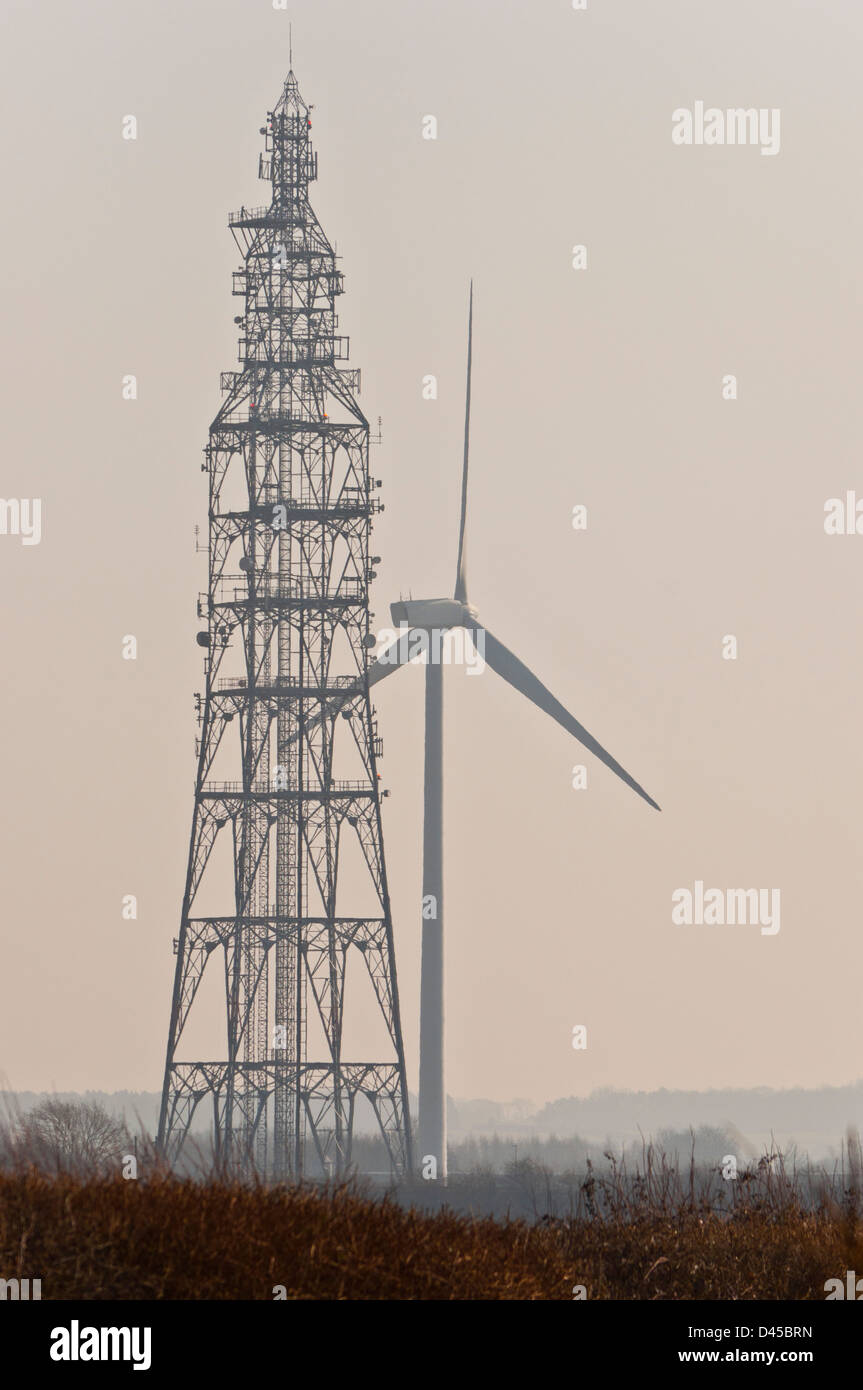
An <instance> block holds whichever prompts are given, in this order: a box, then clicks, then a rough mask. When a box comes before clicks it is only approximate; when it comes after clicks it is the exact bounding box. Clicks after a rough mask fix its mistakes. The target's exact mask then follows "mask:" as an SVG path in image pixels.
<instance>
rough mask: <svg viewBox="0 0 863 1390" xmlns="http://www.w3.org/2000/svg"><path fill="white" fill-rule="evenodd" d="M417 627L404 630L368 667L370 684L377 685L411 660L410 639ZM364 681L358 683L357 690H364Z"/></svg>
mask: <svg viewBox="0 0 863 1390" xmlns="http://www.w3.org/2000/svg"><path fill="white" fill-rule="evenodd" d="M414 631H415V629H414V628H409V629H408V630H407V631H406V632H402V633H400V634H399V636H398V637H397V638H396V640H395V641H394V642H391V643H390V645H389V646H388V647H386V648H385V649H384V651H382V652H381V654H380V656H378V657H377V659H376V660H375V661H373V662H372V664H371V666H370V667H369V669H368V677H369V685H377V683H378V681H382V680H383V678H384V676H389V675H390V674H391V673H392V672H393V671H397V670H398V668H399V666H404V665H405V663H406V662H408V661H409V660H410V639H411V637H412V636H413V633H414ZM362 688H363V687H362V682H361V681H360V682H358V683H357V690H362Z"/></svg>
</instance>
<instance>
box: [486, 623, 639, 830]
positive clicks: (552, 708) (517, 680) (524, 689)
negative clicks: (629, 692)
mask: <svg viewBox="0 0 863 1390" xmlns="http://www.w3.org/2000/svg"><path fill="white" fill-rule="evenodd" d="M475 632H476V637H477V640H478V642H479V644H480V646H479V650H480V652H481V653H482V654H483V655H484V657H485V660H486V661H487V662H488V664H489V666H490V667H491V668H492V670H493V671H497V674H498V675H499V676H502V677H503V679H504V680H505V681H508V682H509V684H510V685H511V686H513V688H514V689H515V690H518V691H519V692H520V694H522V695H525V696H526V697H527V699H528V700H532V701H533V703H534V704H535V705H538V706H539V708H540V709H541V710H544V711H545V713H546V714H550V715H551V717H552V719H555V720H557V723H558V724H560V725H562V727H563V728H564V729H566V731H567V733H570V734H572V736H573V738H577V739H578V741H579V743H581V744H583V745H584V747H585V748H587V749H589V750H590V752H591V753H593V754H594V755H595V757H597V758H599V760H600V762H603V763H605V766H606V767H608V768H611V771H612V772H614V773H616V774H617V776H618V777H619V778H620V779H621V781H623V782H625V783H626V785H627V786H628V787H631V788H632V790H633V791H634V792H638V795H639V796H641V797H643V798H644V800H645V801H646V802H647V804H648V805H649V806H653V808H654V809H655V810H657V811H659V810H661V809H662V808H661V807H660V806H658V805H657V803H656V802H655V801H654V800H653V797H652V796H648V794H647V792H646V791H645V790H644V788H643V787H640V786H639V785H638V783H637V782H636V781H635V779H634V778H632V777H630V775H629V773H628V772H627V771H626V770H625V769H624V768H622V767H621V766H620V763H619V762H617V761H616V760H615V759H614V758H613V757H612V756H611V754H610V753H607V752H606V751H605V749H604V748H603V746H602V744H601V743H597V741H596V739H595V738H594V737H593V735H592V734H589V733H588V732H587V729H585V727H584V725H583V724H579V722H578V720H577V719H574V718H573V716H572V715H571V714H570V713H569V712H568V710H565V709H564V707H563V705H562V704H561V703H560V701H559V700H556V699H555V698H554V696H553V695H552V693H551V691H550V690H548V689H547V688H546V687H545V686H544V685H543V683H542V681H540V680H537V678H536V676H535V675H534V674H533V672H532V671H529V670H528V668H527V667H526V666H525V664H524V662H522V661H519V659H518V657H517V656H514V655H513V653H512V652H511V651H510V650H509V648H508V647H505V646H504V645H503V643H502V642H499V641H498V639H497V638H496V637H494V636H493V635H492V634H491V633H490V632H489V630H488V628H482V627H478V628H476V629H475ZM472 635H473V632H472ZM483 641H484V642H485V649H484V651H483V647H482V643H483Z"/></svg>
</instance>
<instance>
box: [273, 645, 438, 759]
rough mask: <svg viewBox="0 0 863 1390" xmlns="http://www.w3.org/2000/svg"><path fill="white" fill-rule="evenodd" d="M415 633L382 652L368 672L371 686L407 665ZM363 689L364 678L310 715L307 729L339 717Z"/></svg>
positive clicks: (292, 736)
mask: <svg viewBox="0 0 863 1390" xmlns="http://www.w3.org/2000/svg"><path fill="white" fill-rule="evenodd" d="M413 631H414V629H413V628H410V629H409V630H408V631H407V632H403V633H401V634H400V635H399V636H398V637H397V638H396V640H395V642H391V643H390V645H389V646H388V647H386V648H385V649H384V651H382V652H381V654H380V656H379V657H378V658H377V659H376V660H375V661H373V662H372V664H371V666H370V667H369V669H368V672H367V674H368V678H369V685H370V686H371V685H377V683H378V681H382V680H383V678H384V676H389V675H391V674H392V672H393V671H397V670H398V669H399V667H400V666H404V665H406V663H407V662H408V661H409V660H410V655H409V651H410V638H411V633H412V632H413ZM362 688H363V681H362V678H360V679H358V680H357V681H356V682H355V683H354V684H353V685H351V686H348V688H347V689H346V690H345V692H344V694H342V695H336V696H334V697H333V699H332V700H328V701H327V703H326V704H325V705H324V704H322V705H321V708H320V709H319V710H318V712H317V714H312V715H309V716H308V718H307V719H306V725H305V727H306V729H307V730H308V729H314V728H316V727H317V726H318V724H322V723H323V722H324V720H325V719H328V718H330V716H335V715H337V714H338V713H339V711H340V710H342V709H344V707H345V705H347V704H350V702H351V700H353V699H355V697H356V696H357V695H359V694H360V692H361V690H362ZM298 738H299V733H298V732H297V733H295V734H292V735H291V736H290V738H289V739H288V743H296V741H297V739H298Z"/></svg>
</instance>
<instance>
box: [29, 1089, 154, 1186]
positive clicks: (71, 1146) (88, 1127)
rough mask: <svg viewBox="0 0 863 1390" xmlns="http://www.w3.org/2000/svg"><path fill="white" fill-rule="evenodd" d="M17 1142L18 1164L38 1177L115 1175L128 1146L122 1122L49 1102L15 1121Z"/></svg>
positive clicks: (83, 1104) (84, 1104)
mask: <svg viewBox="0 0 863 1390" xmlns="http://www.w3.org/2000/svg"><path fill="white" fill-rule="evenodd" d="M16 1141H17V1142H16V1145H15V1147H16V1149H17V1155H18V1157H19V1159H23V1160H24V1161H26V1162H27V1163H32V1164H34V1165H35V1167H37V1168H39V1169H41V1170H42V1171H43V1172H49V1173H72V1174H75V1175H76V1176H78V1177H92V1176H100V1175H106V1174H108V1173H109V1172H112V1171H116V1170H117V1168H118V1166H119V1164H120V1160H121V1158H122V1155H123V1154H124V1153H125V1152H128V1149H129V1145H130V1142H131V1141H130V1138H129V1132H128V1130H127V1129H126V1126H125V1124H124V1123H123V1122H122V1120H117V1119H115V1118H114V1117H113V1116H112V1115H109V1114H108V1112H107V1110H105V1109H104V1107H103V1106H101V1105H98V1104H95V1103H93V1102H90V1101H79V1102H76V1101H67V1100H58V1099H55V1098H53V1097H49V1098H48V1099H47V1100H43V1101H40V1102H39V1104H38V1105H36V1106H34V1108H33V1109H32V1110H31V1111H30V1112H29V1113H28V1114H27V1115H25V1116H24V1117H23V1118H22V1119H21V1120H20V1121H19V1124H18V1130H17V1135H16Z"/></svg>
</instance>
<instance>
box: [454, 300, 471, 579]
mask: <svg viewBox="0 0 863 1390" xmlns="http://www.w3.org/2000/svg"><path fill="white" fill-rule="evenodd" d="M472 353H473V280H471V282H470V308H469V310H468V318H467V386H466V388H465V398H464V464H463V467H462V475H461V522H460V524H459V531H458V568H457V570H456V578H455V597H456V598H457V599H458V601H459V602H460V603H467V556H466V553H465V534H464V533H465V523H466V522H467V460H468V453H469V451H470V372H471V357H472Z"/></svg>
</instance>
